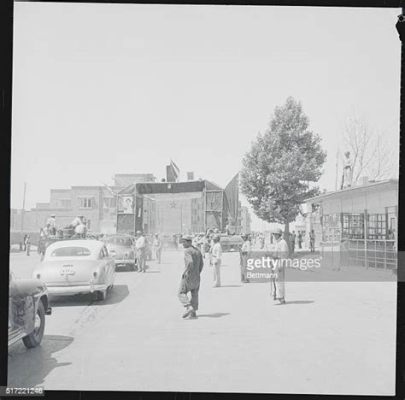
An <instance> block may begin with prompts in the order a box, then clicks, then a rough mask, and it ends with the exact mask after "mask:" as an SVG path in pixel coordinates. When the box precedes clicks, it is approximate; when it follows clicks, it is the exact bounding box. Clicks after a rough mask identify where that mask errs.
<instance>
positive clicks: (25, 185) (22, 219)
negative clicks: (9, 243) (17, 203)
mask: <svg viewBox="0 0 405 400" xmlns="http://www.w3.org/2000/svg"><path fill="white" fill-rule="evenodd" d="M26 192H27V183H26V182H24V196H23V206H22V210H21V233H23V232H24V214H25V194H26Z"/></svg>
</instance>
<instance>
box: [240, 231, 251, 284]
mask: <svg viewBox="0 0 405 400" xmlns="http://www.w3.org/2000/svg"><path fill="white" fill-rule="evenodd" d="M242 240H243V244H242V246H241V248H240V266H241V281H242V282H244V283H247V282H249V280H248V279H247V278H246V275H245V274H246V271H247V260H248V258H249V253H250V251H251V244H250V240H249V235H246V234H245V235H242Z"/></svg>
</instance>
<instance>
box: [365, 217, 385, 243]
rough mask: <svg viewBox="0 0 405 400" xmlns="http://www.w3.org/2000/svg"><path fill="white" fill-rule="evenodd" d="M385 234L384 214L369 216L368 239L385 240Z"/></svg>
mask: <svg viewBox="0 0 405 400" xmlns="http://www.w3.org/2000/svg"><path fill="white" fill-rule="evenodd" d="M386 233H387V232H386V218H385V214H370V215H369V216H368V235H367V237H368V239H385V236H386Z"/></svg>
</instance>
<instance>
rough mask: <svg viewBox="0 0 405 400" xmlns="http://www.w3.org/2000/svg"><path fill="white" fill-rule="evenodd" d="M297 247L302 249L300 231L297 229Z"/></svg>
mask: <svg viewBox="0 0 405 400" xmlns="http://www.w3.org/2000/svg"><path fill="white" fill-rule="evenodd" d="M298 248H299V249H302V232H301V231H298Z"/></svg>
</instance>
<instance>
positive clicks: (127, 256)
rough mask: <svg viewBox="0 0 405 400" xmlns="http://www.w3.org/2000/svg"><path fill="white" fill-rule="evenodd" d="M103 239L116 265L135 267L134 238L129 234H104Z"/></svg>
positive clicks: (133, 268)
mask: <svg viewBox="0 0 405 400" xmlns="http://www.w3.org/2000/svg"><path fill="white" fill-rule="evenodd" d="M103 241H104V243H105V245H106V247H107V249H108V251H109V252H110V255H111V256H112V257H113V258H114V262H115V266H116V267H122V266H124V267H130V268H131V269H132V270H133V271H135V269H136V267H135V266H136V257H135V238H134V237H133V236H131V235H125V234H116V235H106V236H105V237H104V238H103Z"/></svg>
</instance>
